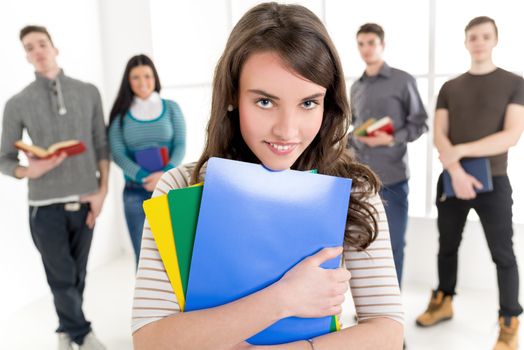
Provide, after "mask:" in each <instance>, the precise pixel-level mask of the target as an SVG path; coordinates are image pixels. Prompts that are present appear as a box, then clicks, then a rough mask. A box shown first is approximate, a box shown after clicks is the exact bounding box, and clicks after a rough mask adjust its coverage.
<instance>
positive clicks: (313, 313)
mask: <svg viewBox="0 0 524 350" xmlns="http://www.w3.org/2000/svg"><path fill="white" fill-rule="evenodd" d="M341 253H342V247H334V248H324V249H322V250H321V251H319V252H318V253H316V254H314V255H312V256H309V257H307V258H305V259H304V260H302V261H301V262H300V263H299V264H297V265H296V266H295V267H293V268H292V269H291V270H289V271H288V272H287V273H286V274H285V275H284V276H283V277H282V278H281V279H280V280H279V281H278V282H277V283H276V286H277V287H278V288H280V291H281V293H282V294H281V296H282V299H281V300H282V306H283V308H284V310H285V311H284V314H286V317H287V316H297V317H324V316H331V315H337V314H339V313H341V311H342V307H341V305H342V303H343V302H344V294H345V293H346V291H347V290H348V288H349V284H348V281H349V279H350V278H351V273H350V272H349V271H348V270H346V269H345V268H338V269H335V270H331V269H324V268H322V267H320V265H321V264H322V263H324V262H325V261H328V260H331V259H333V258H336V257H337V256H338V255H340V254H341Z"/></svg>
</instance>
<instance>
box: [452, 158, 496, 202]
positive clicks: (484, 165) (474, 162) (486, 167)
mask: <svg viewBox="0 0 524 350" xmlns="http://www.w3.org/2000/svg"><path fill="white" fill-rule="evenodd" d="M460 165H461V166H462V168H464V171H465V172H467V173H468V174H470V175H472V176H473V177H475V178H476V179H477V180H479V181H480V183H482V189H480V190H479V189H475V192H477V193H484V192H490V191H493V179H492V177H491V166H490V163H489V159H488V158H468V159H462V160H461V161H460ZM442 182H443V186H444V194H445V195H446V197H448V198H449V197H456V195H455V191H454V190H453V186H452V184H451V176H450V175H449V173H448V172H447V171H446V170H444V173H443V178H442Z"/></svg>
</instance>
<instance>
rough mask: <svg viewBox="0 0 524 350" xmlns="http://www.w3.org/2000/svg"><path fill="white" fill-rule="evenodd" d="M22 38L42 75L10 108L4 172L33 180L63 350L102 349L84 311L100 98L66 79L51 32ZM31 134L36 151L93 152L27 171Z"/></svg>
mask: <svg viewBox="0 0 524 350" xmlns="http://www.w3.org/2000/svg"><path fill="white" fill-rule="evenodd" d="M20 40H21V41H22V44H23V46H24V50H25V52H26V57H27V60H28V61H29V63H31V64H32V65H33V67H34V69H35V75H36V78H35V81H33V82H32V83H31V84H29V85H28V86H27V87H26V88H24V89H23V90H22V91H21V92H19V93H18V94H16V95H15V96H13V97H12V98H11V99H10V100H9V101H7V103H6V105H5V111H4V118H3V121H2V139H1V146H0V172H2V173H3V174H5V175H9V176H13V177H16V178H20V179H21V178H27V179H28V186H29V226H30V229H31V236H32V238H33V241H34V243H35V246H36V248H37V249H38V251H39V252H40V255H41V256H42V262H43V264H44V268H45V273H46V277H47V282H48V284H49V287H50V288H51V292H52V293H53V300H54V304H55V309H56V313H57V315H58V321H59V326H58V329H57V332H58V334H59V341H58V349H59V350H72V349H73V348H72V343H73V342H75V343H77V344H79V345H80V346H79V349H81V350H103V349H105V347H104V346H103V345H102V344H101V343H100V341H99V340H98V339H97V338H96V337H95V336H94V334H93V332H92V330H91V324H90V322H89V321H87V320H86V319H85V317H84V313H83V310H82V304H83V292H84V286H85V277H86V266H87V258H88V255H89V249H90V247H91V239H92V237H93V228H94V225H95V221H96V218H97V216H98V214H99V213H100V211H101V209H102V204H103V202H104V199H105V196H106V193H107V177H108V171H109V161H108V147H107V140H106V132H105V125H104V116H103V113H102V102H101V99H100V94H99V93H98V90H97V88H96V87H95V86H93V85H91V84H87V83H84V82H81V81H78V80H75V79H72V78H70V77H68V76H66V75H64V72H63V71H62V70H61V69H60V67H59V66H58V64H57V61H56V57H57V55H58V50H57V49H56V48H55V47H54V45H53V42H52V40H51V37H50V36H49V33H48V32H47V30H46V29H45V28H44V27H40V26H27V27H25V28H23V29H22V30H21V31H20ZM24 130H25V131H27V133H28V135H29V136H30V137H31V140H32V142H33V144H35V145H37V146H40V147H43V148H47V147H49V146H50V145H52V144H54V143H57V142H60V141H66V140H79V141H82V142H83V143H84V144H85V146H86V151H85V152H84V153H82V154H80V155H76V156H74V157H67V156H66V155H65V154H64V153H62V154H60V155H54V156H52V157H50V158H48V159H38V158H36V157H33V156H32V155H28V165H27V166H21V165H20V163H19V159H18V150H17V149H16V148H15V146H14V143H15V142H16V141H18V140H20V139H21V138H22V133H23V131H24ZM97 172H98V173H99V175H98V176H97Z"/></svg>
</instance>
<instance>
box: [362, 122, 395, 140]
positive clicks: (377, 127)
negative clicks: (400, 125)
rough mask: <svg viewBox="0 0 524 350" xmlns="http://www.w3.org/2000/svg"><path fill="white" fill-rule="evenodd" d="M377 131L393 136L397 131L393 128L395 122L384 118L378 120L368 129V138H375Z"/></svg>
mask: <svg viewBox="0 0 524 350" xmlns="http://www.w3.org/2000/svg"><path fill="white" fill-rule="evenodd" d="M377 131H382V132H385V133H387V134H390V135H393V134H394V133H395V129H394V128H393V121H392V120H391V118H390V117H383V118H380V119H379V120H377V121H376V122H375V123H373V124H372V125H370V126H368V128H367V129H366V133H367V136H375V134H376V132H377Z"/></svg>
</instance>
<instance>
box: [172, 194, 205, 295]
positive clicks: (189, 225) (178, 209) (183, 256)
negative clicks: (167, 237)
mask: <svg viewBox="0 0 524 350" xmlns="http://www.w3.org/2000/svg"><path fill="white" fill-rule="evenodd" d="M202 189H203V187H202V185H201V184H200V185H196V186H193V187H186V188H180V189H176V190H171V191H169V193H168V194H167V198H168V199H167V200H168V202H169V213H170V215H171V224H172V227H173V237H174V239H175V242H176V243H175V247H176V254H177V258H178V266H179V269H180V278H181V281H182V289H183V290H184V295H186V293H187V281H188V280H189V269H190V265H191V257H192V255H193V243H194V242H195V233H196V226H197V221H198V213H199V211H200V200H201V199H202Z"/></svg>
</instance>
